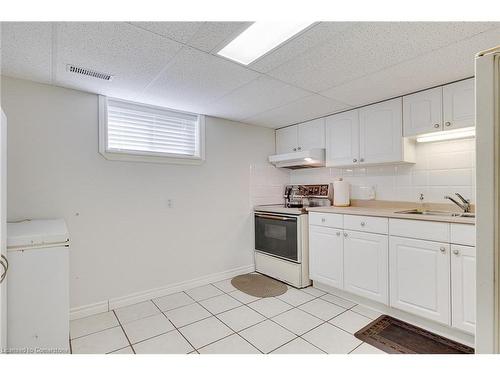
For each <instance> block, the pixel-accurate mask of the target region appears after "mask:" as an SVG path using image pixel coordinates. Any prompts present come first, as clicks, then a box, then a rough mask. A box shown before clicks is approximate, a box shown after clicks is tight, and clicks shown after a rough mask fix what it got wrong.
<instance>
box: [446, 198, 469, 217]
mask: <svg viewBox="0 0 500 375" xmlns="http://www.w3.org/2000/svg"><path fill="white" fill-rule="evenodd" d="M455 195H456V196H457V197H458V198H459V199H460V200H461V201H462V203H460V202H457V201H456V200H455V199H454V198H452V197H449V196H448V195H445V196H444V199H449V200H450V201H452V202H453V203H455V204H456V205H457V206H458V207H460V208H461V209H462V210H463V211H464V213H466V212H470V199H465V198H464V197H462V195H461V194H459V193H455Z"/></svg>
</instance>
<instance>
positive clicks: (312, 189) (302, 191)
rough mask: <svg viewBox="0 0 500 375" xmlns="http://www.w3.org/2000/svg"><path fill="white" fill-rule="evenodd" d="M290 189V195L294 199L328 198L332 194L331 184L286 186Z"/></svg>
mask: <svg viewBox="0 0 500 375" xmlns="http://www.w3.org/2000/svg"><path fill="white" fill-rule="evenodd" d="M290 188H291V195H292V197H295V198H329V197H331V194H332V185H331V184H320V185H288V186H287V187H286V188H285V191H286V190H287V189H290Z"/></svg>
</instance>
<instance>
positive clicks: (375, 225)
mask: <svg viewBox="0 0 500 375" xmlns="http://www.w3.org/2000/svg"><path fill="white" fill-rule="evenodd" d="M344 228H345V229H351V230H358V231H361V232H371V233H381V234H387V233H388V219H387V218H385V217H373V216H356V215H344Z"/></svg>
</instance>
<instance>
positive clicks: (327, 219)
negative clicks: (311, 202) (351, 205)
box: [309, 212, 344, 228]
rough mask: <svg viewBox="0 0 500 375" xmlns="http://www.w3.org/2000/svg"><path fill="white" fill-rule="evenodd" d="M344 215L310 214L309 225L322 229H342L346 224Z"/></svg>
mask: <svg viewBox="0 0 500 375" xmlns="http://www.w3.org/2000/svg"><path fill="white" fill-rule="evenodd" d="M342 216H343V215H341V214H325V213H322V212H309V224H310V225H320V226H322V227H331V228H342V227H343V224H344V220H343V217H342Z"/></svg>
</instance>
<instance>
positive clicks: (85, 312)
mask: <svg viewBox="0 0 500 375" xmlns="http://www.w3.org/2000/svg"><path fill="white" fill-rule="evenodd" d="M107 311H109V303H108V301H101V302H96V303H92V304H90V305H84V306H79V307H73V308H71V309H70V311H69V319H70V320H75V319H80V318H85V317H86V316H89V315H94V314H99V313H103V312H107Z"/></svg>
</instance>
